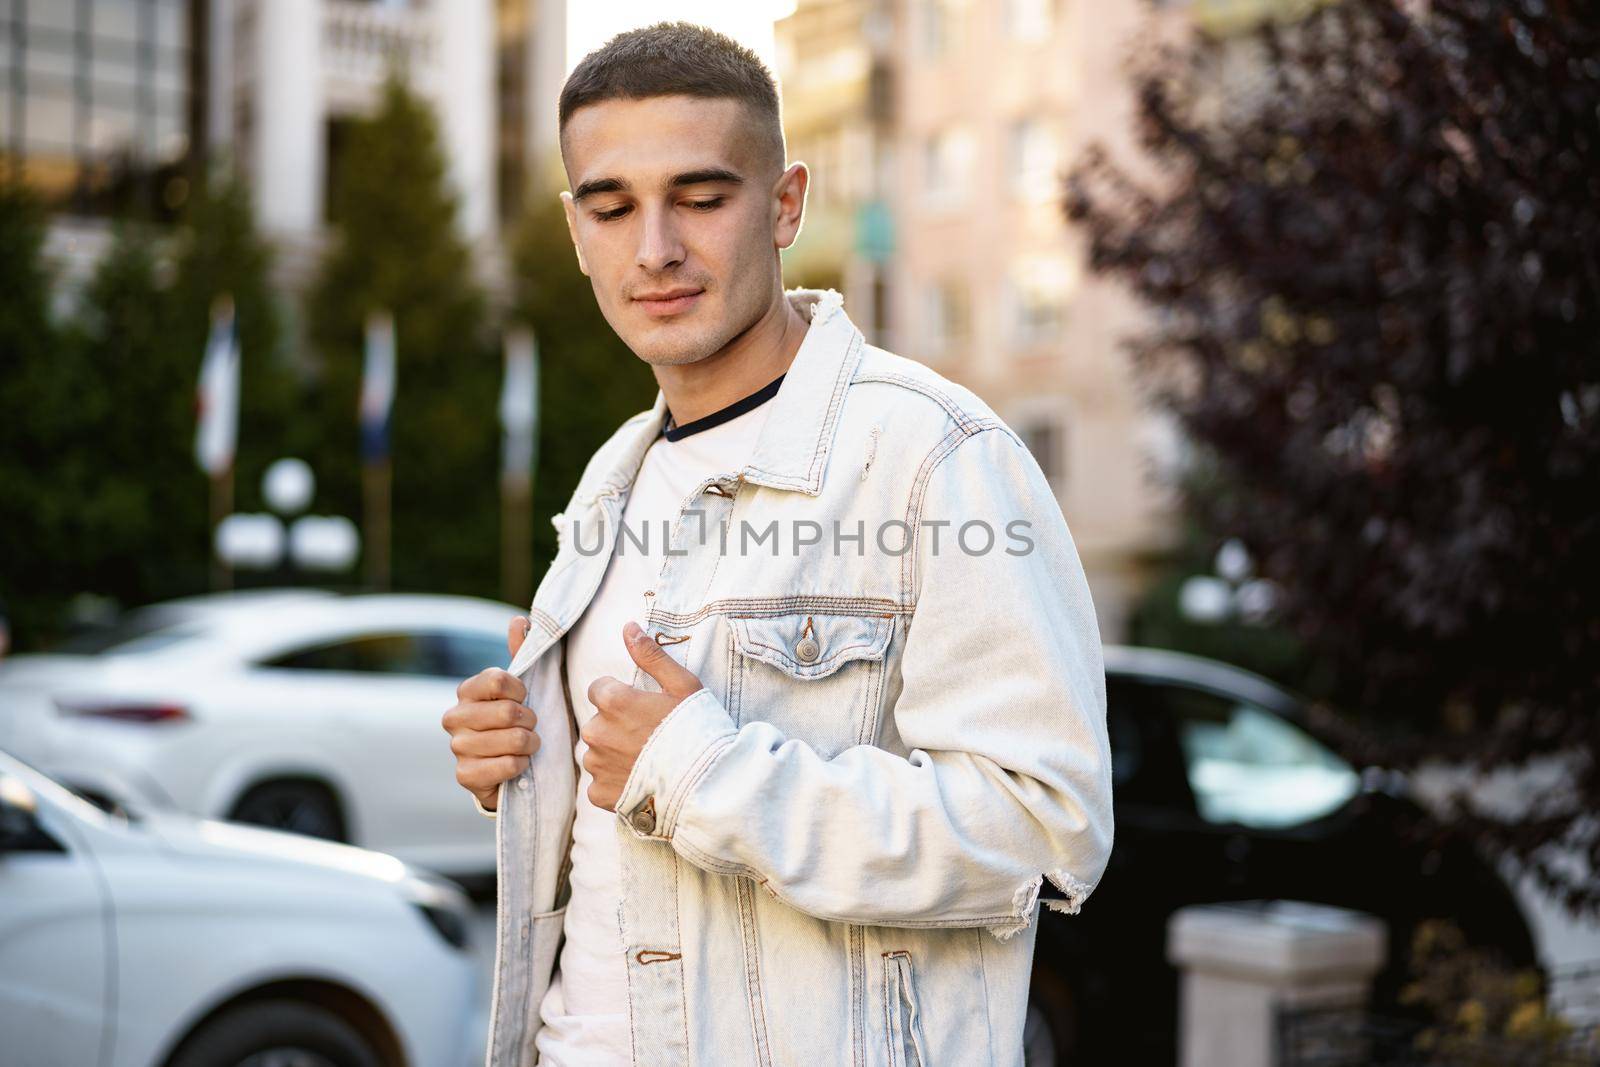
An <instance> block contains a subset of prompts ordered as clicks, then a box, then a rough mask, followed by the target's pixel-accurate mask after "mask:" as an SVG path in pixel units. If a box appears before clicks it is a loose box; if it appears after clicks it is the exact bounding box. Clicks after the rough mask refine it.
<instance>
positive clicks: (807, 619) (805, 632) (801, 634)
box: [800, 615, 811, 637]
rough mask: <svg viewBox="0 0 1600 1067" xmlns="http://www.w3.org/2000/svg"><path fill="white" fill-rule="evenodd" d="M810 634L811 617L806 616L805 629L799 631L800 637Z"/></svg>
mask: <svg viewBox="0 0 1600 1067" xmlns="http://www.w3.org/2000/svg"><path fill="white" fill-rule="evenodd" d="M810 632H811V616H810V615H807V616H806V628H805V629H804V630H801V631H800V636H801V637H804V636H805V635H806V634H808V633H810Z"/></svg>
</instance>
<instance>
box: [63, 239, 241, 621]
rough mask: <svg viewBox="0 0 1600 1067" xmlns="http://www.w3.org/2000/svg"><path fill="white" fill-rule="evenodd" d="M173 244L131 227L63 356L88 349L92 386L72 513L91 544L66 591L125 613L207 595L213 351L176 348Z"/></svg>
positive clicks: (95, 282) (92, 286) (84, 405)
mask: <svg viewBox="0 0 1600 1067" xmlns="http://www.w3.org/2000/svg"><path fill="white" fill-rule="evenodd" d="M161 239H162V235H161V234H160V233H159V232H157V231H155V230H154V229H152V228H151V227H150V226H149V224H147V223H143V222H135V221H132V220H121V221H119V222H118V223H117V224H116V228H115V233H114V237H113V240H112V243H111V247H110V248H109V249H108V251H107V252H106V254H105V257H104V258H103V259H102V260H101V261H100V263H99V264H98V265H97V266H96V268H95V273H94V277H93V278H92V279H91V281H90V283H89V286H88V288H87V289H86V290H85V291H84V293H83V297H82V302H81V307H80V314H79V315H78V316H77V317H76V319H77V321H76V323H75V326H74V328H73V329H72V330H70V331H69V334H68V338H67V339H66V340H65V341H64V343H63V348H66V349H73V348H75V349H77V350H78V351H79V352H81V354H82V355H81V358H82V359H83V360H84V363H85V371H86V373H87V376H88V381H89V383H90V384H89V388H87V389H85V390H83V392H82V393H81V394H80V395H79V397H78V398H77V407H78V412H77V415H78V418H79V419H80V420H81V421H80V423H79V425H80V427H81V428H82V430H83V431H84V432H83V435H82V444H83V446H85V448H86V451H87V455H86V456H85V457H84V461H83V462H84V467H85V471H84V477H83V479H82V481H81V482H80V484H79V487H78V488H77V489H76V490H74V491H73V492H71V494H70V496H71V500H70V501H64V502H63V504H64V506H70V507H72V508H74V509H75V510H76V511H77V513H78V522H79V523H80V524H81V526H82V530H83V533H84V535H85V537H84V540H83V542H82V543H81V544H80V545H79V546H78V547H77V550H76V556H75V558H74V560H73V565H72V566H71V567H70V568H67V569H66V570H65V572H64V573H63V574H61V575H59V576H58V577H59V578H66V577H67V576H68V575H69V574H70V575H71V581H70V583H66V582H64V583H63V584H62V587H61V588H60V590H59V592H60V595H61V596H63V598H64V597H66V596H68V595H70V594H72V593H76V592H78V591H81V590H88V591H92V592H94V593H96V594H98V595H101V596H109V597H111V598H113V599H115V600H116V601H117V602H119V603H121V604H124V605H135V604H145V603H149V602H151V601H155V600H162V599H166V598H168V597H173V596H180V595H185V594H193V593H199V592H202V591H204V590H205V587H206V563H207V560H208V558H209V545H210V540H209V534H208V529H207V521H206V517H207V512H206V480H205V476H204V474H203V473H202V472H201V471H200V470H199V469H198V468H197V467H196V465H195V461H194V450H193V442H194V426H195V376H196V371H197V369H198V368H199V365H200V353H201V349H200V348H198V347H189V348H186V347H185V346H183V345H182V344H181V343H175V340H176V339H175V337H174V333H173V329H172V326H173V317H172V313H171V312H172V305H171V302H170V299H169V293H168V291H167V288H166V287H165V286H164V285H163V284H162V282H161V280H160V277H159V273H160V265H159V256H160V243H161Z"/></svg>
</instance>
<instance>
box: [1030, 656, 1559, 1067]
mask: <svg viewBox="0 0 1600 1067" xmlns="http://www.w3.org/2000/svg"><path fill="white" fill-rule="evenodd" d="M1105 663H1106V698H1107V725H1108V728H1109V731H1110V735H1111V749H1112V770H1113V777H1114V781H1115V812H1116V830H1115V840H1114V844H1113V847H1112V852H1111V859H1110V863H1109V866H1108V867H1107V869H1106V873H1105V876H1104V878H1102V880H1101V881H1100V884H1099V886H1098V887H1097V888H1096V889H1095V891H1094V893H1093V894H1092V895H1091V896H1090V898H1089V900H1088V901H1086V902H1085V904H1084V906H1083V909H1082V911H1081V912H1080V913H1079V914H1078V915H1062V914H1059V913H1057V912H1054V911H1050V910H1048V909H1042V910H1041V919H1040V927H1039V935H1038V942H1037V947H1036V950H1035V954H1034V978H1033V995H1032V1002H1031V1004H1030V1015H1029V1020H1028V1023H1029V1026H1028V1039H1029V1050H1028V1064H1029V1067H1043V1065H1045V1064H1048V1063H1050V1062H1051V1061H1052V1060H1054V1061H1055V1062H1057V1063H1059V1064H1063V1065H1066V1064H1072V1065H1075V1067H1081V1065H1083V1064H1095V1065H1098V1064H1119V1065H1121V1064H1163V1065H1170V1064H1173V1063H1175V1062H1176V1061H1177V1039H1178V1034H1177V1029H1178V1025H1177V1024H1178V981H1179V974H1178V972H1177V970H1176V969H1175V968H1174V967H1173V966H1172V965H1171V964H1169V963H1168V962H1167V959H1166V935H1167V921H1168V919H1169V917H1170V916H1171V915H1172V913H1173V912H1174V911H1176V910H1177V909H1178V908H1181V907H1184V906H1185V905H1189V904H1200V903H1210V902H1217V901H1239V900H1258V899H1281V900H1302V901H1310V902H1314V903H1322V904H1333V905H1337V906H1340V907H1346V908H1354V909H1357V910H1359V911H1363V912H1367V913H1369V914H1372V915H1375V916H1378V917H1379V918H1381V919H1383V920H1384V921H1385V922H1386V923H1387V924H1388V928H1389V946H1388V947H1389V952H1388V957H1387V958H1388V963H1387V965H1386V967H1385V969H1384V970H1383V971H1382V972H1380V973H1379V975H1378V977H1377V979H1376V981H1375V983H1374V989H1373V1007H1374V1008H1375V1009H1378V1010H1384V1009H1386V1008H1391V1007H1393V1006H1395V1005H1396V1004H1397V994H1398V991H1399V989H1400V986H1401V984H1402V982H1403V980H1404V978H1405V961H1406V955H1407V949H1408V947H1409V944H1410V940H1411V934H1412V931H1413V930H1414V929H1415V927H1416V925H1417V924H1418V923H1419V922H1420V921H1422V920H1424V919H1427V918H1430V917H1435V916H1438V917H1447V918H1449V919H1451V920H1452V921H1453V922H1455V923H1456V924H1457V925H1458V926H1459V927H1460V928H1461V929H1462V931H1463V932H1464V933H1465V934H1466V936H1467V939H1468V941H1469V942H1470V943H1471V944H1473V945H1477V946H1484V947H1490V948H1495V949H1498V950H1499V951H1500V952H1502V953H1503V954H1504V958H1505V960H1506V962H1508V963H1510V964H1512V965H1514V966H1519V967H1522V966H1536V965H1537V961H1536V952H1535V948H1534V945H1533V939H1532V936H1531V934H1530V932H1529V928H1528V924H1527V921H1526V919H1525V918H1524V916H1523V914H1522V909H1521V907H1520V906H1519V905H1518V903H1517V901H1516V898H1515V897H1514V895H1513V894H1512V891H1511V889H1510V887H1509V886H1508V885H1507V884H1506V883H1505V881H1504V880H1503V879H1502V878H1501V877H1500V876H1499V875H1498V874H1497V873H1496V872H1495V870H1494V868H1493V867H1492V866H1491V865H1490V864H1489V863H1488V862H1486V861H1485V860H1484V859H1482V858H1480V857H1479V856H1478V855H1477V853H1476V852H1475V851H1474V850H1473V849H1471V848H1470V847H1466V846H1461V847H1448V848H1439V849H1428V848H1419V847H1417V846H1415V845H1408V844H1407V843H1406V841H1405V838H1404V835H1403V834H1402V833H1401V832H1400V830H1399V827H1401V826H1402V825H1405V824H1406V823H1407V822H1408V821H1410V820H1412V819H1414V818H1416V817H1417V816H1420V815H1421V814H1422V809H1421V808H1420V807H1419V806H1418V804H1417V803H1416V802H1415V801H1414V800H1412V799H1410V798H1409V797H1408V796H1407V790H1406V785H1405V779H1404V778H1403V776H1401V775H1398V774H1395V773H1393V772H1391V771H1386V770H1383V769H1380V768H1354V767H1351V766H1350V765H1349V764H1347V763H1346V762H1344V761H1343V760H1341V759H1340V758H1339V757H1338V756H1336V755H1335V754H1334V752H1333V750H1332V748H1331V747H1330V746H1329V745H1328V744H1327V743H1326V740H1325V739H1321V738H1319V737H1318V736H1317V735H1316V733H1315V732H1314V730H1313V729H1312V728H1311V727H1310V726H1309V725H1308V723H1307V722H1306V718H1305V715H1304V713H1303V708H1304V704H1303V702H1302V701H1300V700H1298V699H1297V698H1295V697H1294V696H1292V695H1291V694H1289V693H1287V692H1285V691H1284V690H1283V689H1281V688H1279V687H1278V686H1276V685H1274V684H1273V683H1271V682H1269V681H1267V680H1266V679H1264V678H1262V677H1260V676H1259V675H1255V674H1252V673H1250V672H1248V671H1244V670H1240V669H1238V668H1236V667H1232V666H1229V665H1226V664H1223V663H1218V662H1216V661H1214V660H1207V659H1202V658H1199V657H1196V656H1190V655H1185V654H1182V653H1177V652H1170V651H1165V650H1161V649H1150V648H1131V647H1119V646H1107V647H1106V649H1105Z"/></svg>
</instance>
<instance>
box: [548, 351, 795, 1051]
mask: <svg viewBox="0 0 1600 1067" xmlns="http://www.w3.org/2000/svg"><path fill="white" fill-rule="evenodd" d="M779 380H780V381H781V379H779ZM776 386H777V382H774V383H772V384H771V385H768V386H767V387H765V388H764V389H762V390H761V391H760V392H759V393H757V394H753V395H752V396H751V397H746V398H745V399H744V400H742V401H739V402H737V403H736V404H734V405H730V408H725V409H723V411H722V412H714V413H712V414H711V415H708V416H706V417H705V419H704V420H695V421H694V422H691V423H687V424H685V425H683V426H680V427H675V428H674V429H673V430H672V431H669V432H670V433H671V434H672V436H674V437H678V439H677V440H669V439H668V438H667V437H666V436H661V437H657V438H656V440H655V442H654V443H653V444H652V445H651V446H650V448H649V449H648V450H647V451H646V452H645V455H644V461H643V463H642V464H641V465H640V468H639V473H638V475H637V477H636V478H635V480H634V484H633V489H632V491H631V492H630V493H629V496H628V503H627V506H626V507H625V508H624V509H623V514H622V523H623V526H624V527H625V528H626V529H627V531H629V532H630V533H631V534H632V536H631V537H630V536H627V535H625V534H622V533H619V535H618V537H617V542H616V546H615V548H614V549H613V551H612V555H611V561H610V563H608V564H607V566H606V573H605V577H604V578H603V579H602V580H601V582H600V588H599V589H598V590H597V591H596V592H595V597H594V600H593V601H592V602H591V603H590V604H589V607H588V609H587V610H586V611H585V612H584V613H583V616H582V617H581V618H579V619H578V621H577V622H576V623H575V624H574V625H573V627H572V630H571V632H570V634H569V635H568V637H567V653H568V656H569V659H568V664H567V681H568V683H569V684H570V686H571V694H572V708H573V710H574V711H575V712H576V713H577V717H578V726H579V728H580V729H581V728H582V727H583V725H584V724H585V723H587V722H588V721H589V720H590V719H591V718H593V717H594V714H595V709H594V706H593V705H592V704H590V703H589V698H588V690H589V683H591V682H593V681H594V680H595V679H596V678H599V677H601V676H602V675H610V676H611V677H613V678H617V679H620V680H621V681H622V682H623V683H624V684H626V683H629V682H632V681H633V674H634V669H635V665H634V662H633V657H632V656H630V655H628V649H627V647H626V646H625V645H624V644H623V643H622V627H623V625H624V624H625V623H627V622H628V620H629V619H632V620H633V621H635V622H637V623H639V624H640V625H641V626H642V625H644V616H645V611H646V609H647V606H648V598H646V597H645V595H644V594H645V592H646V591H647V590H653V589H654V588H655V582H656V578H657V577H658V576H659V575H660V573H661V565H662V563H663V562H664V561H665V559H666V555H665V552H664V547H665V537H664V534H670V532H671V529H672V525H673V523H674V522H676V521H677V518H678V515H679V512H680V510H681V509H682V507H683V505H684V503H685V502H686V501H687V500H688V499H689V496H690V494H691V493H693V492H694V491H695V489H697V488H698V487H699V486H700V484H701V483H702V482H703V481H705V480H706V479H707V478H709V477H711V476H713V475H725V474H733V473H736V472H737V471H739V470H740V469H741V468H742V467H743V466H744V465H745V463H746V462H748V461H749V458H750V455H751V453H752V452H753V450H754V449H755V444H756V438H757V436H758V435H759V434H760V432H761V427H762V424H763V423H764V422H765V420H766V417H767V413H768V411H769V410H770V405H769V404H767V403H765V402H762V403H759V404H758V405H757V406H755V407H749V406H748V404H749V402H750V401H751V400H753V399H757V398H760V397H770V396H771V395H772V394H773V393H775V392H776ZM741 407H743V408H744V410H742V411H740V412H739V413H738V414H735V415H734V416H733V417H731V418H727V419H726V420H725V421H717V420H718V418H719V416H722V415H723V413H724V412H726V411H728V410H730V409H738V408H741ZM703 423H714V424H713V425H704V426H702V424H703ZM680 435H681V436H680ZM580 535H581V536H582V537H583V538H584V539H585V543H592V541H591V540H590V539H591V538H592V537H593V536H594V534H593V533H591V532H590V531H580ZM641 542H642V543H643V545H644V550H641V548H640V543H641ZM587 749H588V746H587V745H585V744H584V743H583V739H582V738H578V739H576V744H575V745H574V752H575V754H576V756H577V759H578V767H579V777H578V808H577V818H576V821H575V822H574V824H573V840H572V873H571V878H572V897H571V900H570V902H569V903H568V905H567V914H566V919H565V921H564V924H563V928H564V930H565V932H566V938H567V939H566V942H565V944H563V945H562V948H561V958H560V960H559V961H558V964H557V968H556V973H555V975H554V976H553V977H552V978H551V982H550V989H549V991H548V992H547V993H546V994H545V997H544V1000H543V1002H542V1003H541V1004H540V1006H539V1013H540V1016H541V1017H542V1018H543V1021H544V1026H543V1028H542V1029H541V1030H540V1031H539V1037H538V1040H537V1041H536V1042H535V1043H536V1045H537V1047H538V1049H539V1055H540V1061H539V1062H540V1063H541V1064H547V1065H550V1067H600V1065H607V1067H609V1065H611V1064H625V1063H629V1062H631V1057H632V1049H631V1048H630V1043H629V1034H628V979H627V971H626V965H625V963H624V961H623V952H622V930H621V926H620V920H619V917H618V907H619V905H620V903H621V899H622V898H621V893H620V887H619V885H618V863H619V858H618V844H617V837H616V832H617V825H616V824H617V815H616V813H615V812H611V811H605V810H602V809H600V808H597V807H595V806H594V805H593V804H591V803H589V785H590V784H591V783H592V782H593V780H594V779H593V778H591V777H590V775H589V772H588V771H587V770H584V769H583V754H584V752H585V751H587Z"/></svg>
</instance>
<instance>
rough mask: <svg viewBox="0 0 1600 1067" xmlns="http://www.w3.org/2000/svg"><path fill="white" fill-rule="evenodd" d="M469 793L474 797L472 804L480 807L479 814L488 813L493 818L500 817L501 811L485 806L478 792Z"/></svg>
mask: <svg viewBox="0 0 1600 1067" xmlns="http://www.w3.org/2000/svg"><path fill="white" fill-rule="evenodd" d="M468 795H469V796H471V797H472V806H473V807H475V808H477V809H478V814H479V815H487V816H489V818H491V819H498V818H499V817H500V813H499V812H498V811H490V810H489V809H488V808H486V807H484V806H483V801H481V800H479V799H478V795H477V794H476V793H469V794H468Z"/></svg>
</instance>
